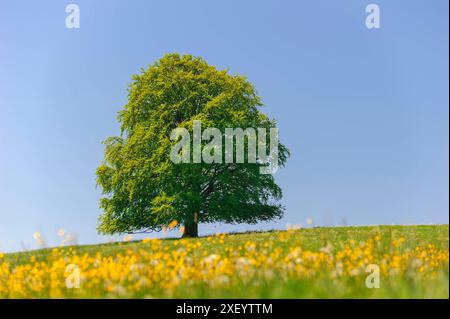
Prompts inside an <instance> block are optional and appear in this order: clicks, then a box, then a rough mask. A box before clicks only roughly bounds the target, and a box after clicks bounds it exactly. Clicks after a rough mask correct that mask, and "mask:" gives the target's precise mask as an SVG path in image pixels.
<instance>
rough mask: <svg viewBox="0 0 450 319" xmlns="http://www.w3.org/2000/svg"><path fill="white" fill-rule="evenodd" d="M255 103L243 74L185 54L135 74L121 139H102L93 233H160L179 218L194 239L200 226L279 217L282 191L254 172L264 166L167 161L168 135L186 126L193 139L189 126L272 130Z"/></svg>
mask: <svg viewBox="0 0 450 319" xmlns="http://www.w3.org/2000/svg"><path fill="white" fill-rule="evenodd" d="M261 106H262V102H261V98H260V97H259V96H258V94H257V93H256V91H255V88H254V87H253V85H252V84H251V83H250V82H249V81H248V80H247V79H246V78H245V77H242V76H239V75H230V74H229V72H228V71H227V70H218V69H217V68H215V67H214V66H211V65H208V64H207V63H206V62H205V61H204V60H203V59H201V58H199V57H193V56H191V55H179V54H167V55H165V56H164V57H163V58H161V59H160V60H159V61H157V62H155V63H154V64H152V65H150V66H149V67H148V68H147V69H142V70H141V73H140V74H138V75H134V76H133V78H132V83H131V84H130V86H129V90H128V103H127V104H126V105H125V107H124V109H123V110H121V111H120V112H119V115H118V121H119V123H120V128H121V135H120V136H114V137H109V138H107V139H106V140H105V141H104V144H105V154H104V161H103V163H102V164H101V165H100V166H99V167H98V168H97V171H96V174H97V183H98V185H99V186H100V187H101V189H102V191H103V194H104V197H103V198H102V199H101V200H100V207H101V208H102V210H103V213H102V215H101V216H100V218H99V226H98V231H99V232H100V233H104V234H113V233H134V232H145V231H158V230H161V229H162V228H163V227H166V226H168V225H169V224H171V223H172V225H173V224H174V221H177V222H178V225H179V226H182V227H184V234H183V235H184V236H186V237H189V236H193V237H194V236H197V235H198V223H214V222H224V223H243V222H245V223H257V222H258V221H266V220H270V219H273V218H279V217H281V216H282V214H283V207H282V205H281V204H279V200H280V199H281V197H282V192H281V189H280V187H279V186H278V185H277V184H276V183H275V180H274V178H273V176H272V174H261V173H260V167H261V166H262V165H265V164H264V163H263V162H261V161H259V160H258V161H257V162H256V163H248V161H247V160H248V156H247V155H245V159H246V161H245V162H244V163H235V162H234V163H225V162H223V161H222V162H221V163H218V162H213V163H205V162H201V163H194V162H193V161H190V162H189V163H174V162H173V161H172V160H171V157H170V153H171V150H172V149H173V147H174V145H175V144H176V143H177V141H176V140H173V139H171V132H172V131H173V130H174V129H176V128H185V129H186V130H187V131H189V132H190V133H191V134H192V131H193V122H194V121H201V125H202V128H203V129H205V128H208V127H214V128H218V129H219V130H221V131H222V132H224V130H225V129H226V128H236V127H238V128H243V129H245V128H261V127H262V128H266V129H270V128H275V127H276V122H275V121H274V120H272V119H269V118H268V117H267V116H266V115H265V114H263V113H262V112H261V111H260V107H261ZM202 143H203V144H202V145H204V144H205V143H207V141H203V142H202ZM245 149H246V150H247V149H248V138H247V143H246V144H245ZM214 152H215V151H214ZM190 156H191V157H192V154H190ZM288 156H289V151H288V150H287V148H286V147H285V146H284V145H282V144H281V143H279V144H278V159H277V161H278V165H279V166H284V164H285V162H286V160H287V158H288Z"/></svg>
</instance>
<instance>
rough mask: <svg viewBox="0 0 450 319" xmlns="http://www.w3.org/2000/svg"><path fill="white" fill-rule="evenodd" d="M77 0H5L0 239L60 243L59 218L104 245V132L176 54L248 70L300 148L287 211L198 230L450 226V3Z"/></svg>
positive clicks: (84, 238)
mask: <svg viewBox="0 0 450 319" xmlns="http://www.w3.org/2000/svg"><path fill="white" fill-rule="evenodd" d="M70 2H73V3H76V4H78V5H79V6H80V10H81V28H80V29H79V30H73V29H72V30H69V29H67V28H66V27H65V17H66V13H65V6H66V5H67V4H69V3H70ZM70 2H69V1H17V0H14V1H12V0H11V1H5V0H0V147H1V148H0V250H3V251H14V250H21V249H22V246H21V241H22V242H23V244H24V245H25V247H28V248H34V247H36V244H34V243H33V242H34V239H33V233H34V232H35V231H40V232H42V233H43V234H44V236H45V237H46V238H47V241H48V244H49V245H57V244H58V243H59V239H58V237H57V236H56V231H57V229H59V228H61V227H62V228H64V229H66V231H68V232H73V233H75V234H77V235H78V237H79V243H96V242H102V241H105V240H106V238H105V237H101V236H99V235H97V234H96V223H97V217H98V215H99V213H100V210H99V208H98V199H99V197H100V191H99V189H97V188H96V186H95V169H96V167H97V166H98V165H99V163H100V162H101V160H102V156H103V145H102V144H101V141H102V140H103V139H105V138H106V137H108V136H110V135H117V134H118V124H117V122H116V115H117V111H118V110H120V109H121V108H122V107H123V105H124V104H125V102H126V88H127V84H128V83H129V82H130V77H131V75H132V74H134V73H137V72H138V71H139V69H140V68H141V67H145V66H147V65H148V64H150V63H152V62H154V61H155V60H157V59H158V58H160V57H161V56H162V55H163V54H164V53H169V52H180V53H190V54H193V55H199V56H201V57H203V58H204V59H206V61H208V62H209V63H211V64H213V65H216V66H217V67H219V68H229V69H230V72H231V73H239V74H243V75H246V76H247V77H248V78H249V80H250V81H251V82H253V83H254V84H255V86H256V88H257V89H258V91H259V93H260V95H261V96H262V97H263V101H264V102H265V104H266V108H265V111H266V112H267V113H269V114H270V115H271V116H273V117H275V118H276V119H277V120H278V123H279V127H280V136H281V139H282V141H283V142H284V144H286V145H287V146H288V147H289V148H290V150H291V152H292V157H291V159H290V161H289V162H288V165H287V167H286V168H285V169H283V170H281V171H279V172H278V173H277V174H276V178H277V180H278V182H279V184H280V185H281V187H282V189H283V191H284V198H283V204H284V205H285V206H286V214H285V217H284V218H283V219H282V220H281V221H276V222H273V223H268V224H260V225H257V226H248V225H238V226H236V225H216V227H214V226H213V225H209V226H208V225H206V226H205V225H203V226H201V228H200V231H201V233H202V234H206V233H210V232H217V231H232V230H245V229H268V228H285V225H286V223H291V224H299V223H300V224H303V225H304V224H305V221H306V219H307V218H309V217H311V218H312V219H313V220H314V222H315V224H316V225H339V224H341V223H342V220H343V219H345V220H346V221H347V223H348V224H391V223H394V224H410V223H414V224H416V223H424V224H428V223H448V213H449V197H448V192H449V179H448V178H449V177H448V176H449V171H448V168H449V140H448V134H449V123H448V116H449V114H448V113H449V99H448V85H449V83H448V82H449V74H448V68H449V64H448V59H449V52H448V46H449V43H448V36H449V34H448V23H449V17H448V9H449V8H448V1H447V0H434V1H427V0H423V1H415V0H410V1H381V0H380V1H375V0H373V1H372V0H371V1H361V0H355V1H346V0H345V1H344V0H340V1H336V0H329V1H318V0H314V1H313V0H311V1H294V0H292V1H274V0H272V1H262V0H253V1H237V0H233V1H220V3H219V1H207V0H202V1H199V0H192V1H162V0H161V1H100V0H99V1H78V0H73V1H70ZM371 2H374V3H377V4H378V5H379V6H380V9H381V29H378V30H369V29H367V28H366V26H365V17H366V13H365V6H366V5H367V4H369V3H371ZM155 235H156V234H155Z"/></svg>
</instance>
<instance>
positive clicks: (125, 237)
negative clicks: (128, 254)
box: [123, 235, 133, 242]
mask: <svg viewBox="0 0 450 319" xmlns="http://www.w3.org/2000/svg"><path fill="white" fill-rule="evenodd" d="M132 240H133V235H126V236H124V237H123V241H124V242H127V241H132Z"/></svg>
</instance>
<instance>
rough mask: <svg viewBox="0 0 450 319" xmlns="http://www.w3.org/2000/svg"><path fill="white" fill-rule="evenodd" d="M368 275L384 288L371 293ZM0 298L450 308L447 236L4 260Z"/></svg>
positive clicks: (56, 253)
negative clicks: (375, 301)
mask: <svg viewBox="0 0 450 319" xmlns="http://www.w3.org/2000/svg"><path fill="white" fill-rule="evenodd" d="M369 265H375V268H377V269H378V270H379V277H378V278H379V288H368V286H367V280H368V279H367V278H368V276H372V277H373V276H374V275H376V272H374V268H371V267H373V266H369ZM78 274H79V277H76V276H77V275H78ZM74 276H75V277H74ZM372 277H371V278H372ZM77 279H79V281H77ZM370 283H372V284H373V283H376V280H375V281H372V280H370V282H369V284H370ZM369 286H370V285H369ZM68 287H72V288H68ZM76 287H78V288H76ZM372 287H373V285H372ZM0 298H449V229H448V225H437V226H434V225H426V226H425V225H424V226H374V227H372V226H365V227H329V228H318V227H317V228H316V227H315V228H301V229H288V230H285V231H270V232H255V233H239V234H216V235H212V236H206V237H201V238H196V239H174V238H167V239H152V238H146V239H144V240H140V241H128V242H118V243H112V244H101V245H86V246H71V247H58V248H48V249H41V250H35V251H28V252H20V253H10V254H1V253H0Z"/></svg>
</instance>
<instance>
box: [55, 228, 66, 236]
mask: <svg viewBox="0 0 450 319" xmlns="http://www.w3.org/2000/svg"><path fill="white" fill-rule="evenodd" d="M65 234H66V231H65V230H64V228H60V229H58V231H57V235H58V236H59V237H64V235H65Z"/></svg>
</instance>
